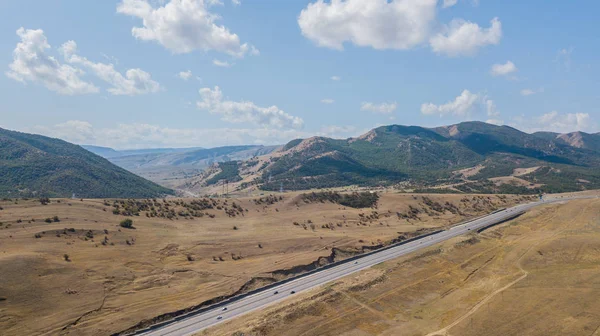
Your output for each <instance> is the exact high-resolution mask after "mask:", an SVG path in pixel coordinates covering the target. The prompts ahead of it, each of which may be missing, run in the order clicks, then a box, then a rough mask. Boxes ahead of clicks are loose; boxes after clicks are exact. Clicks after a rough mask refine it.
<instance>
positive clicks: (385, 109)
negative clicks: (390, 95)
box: [360, 102, 398, 114]
mask: <svg viewBox="0 0 600 336" xmlns="http://www.w3.org/2000/svg"><path fill="white" fill-rule="evenodd" d="M396 108H398V104H397V103H396V102H393V103H381V104H375V103H370V102H363V103H362V104H361V106H360V110H361V111H369V112H373V113H381V114H390V113H392V112H394V111H396Z"/></svg>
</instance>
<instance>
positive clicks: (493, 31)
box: [429, 18, 502, 57]
mask: <svg viewBox="0 0 600 336" xmlns="http://www.w3.org/2000/svg"><path fill="white" fill-rule="evenodd" d="M501 38H502V23H500V20H498V18H494V19H492V21H491V23H490V27H489V28H481V27H480V26H479V25H478V24H476V23H473V22H468V21H465V20H462V19H454V20H452V21H451V22H450V24H449V25H447V26H445V27H444V29H443V30H442V31H441V32H440V33H438V34H436V35H434V36H432V37H431V39H430V40H429V43H430V45H431V48H432V49H433V51H434V52H436V53H438V54H445V55H447V56H450V57H456V56H472V55H474V54H476V53H477V51H478V50H479V49H480V48H482V47H485V46H487V45H496V44H498V43H500V39H501Z"/></svg>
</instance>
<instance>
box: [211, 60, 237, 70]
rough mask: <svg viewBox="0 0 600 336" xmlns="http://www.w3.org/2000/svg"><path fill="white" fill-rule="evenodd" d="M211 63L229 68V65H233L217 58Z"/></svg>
mask: <svg viewBox="0 0 600 336" xmlns="http://www.w3.org/2000/svg"><path fill="white" fill-rule="evenodd" d="M213 64H214V65H216V66H218V67H221V68H230V67H231V66H233V63H229V62H227V61H221V60H218V59H214V60H213Z"/></svg>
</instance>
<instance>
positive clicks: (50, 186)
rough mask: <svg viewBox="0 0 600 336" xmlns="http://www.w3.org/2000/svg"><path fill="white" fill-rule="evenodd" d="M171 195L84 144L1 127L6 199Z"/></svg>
mask: <svg viewBox="0 0 600 336" xmlns="http://www.w3.org/2000/svg"><path fill="white" fill-rule="evenodd" d="M171 193H173V191H172V190H169V189H167V188H164V187H161V186H159V185H157V184H154V183H152V182H150V181H148V180H145V179H143V178H141V177H139V176H136V175H134V174H132V173H130V172H128V171H126V170H124V169H122V168H120V167H117V166H115V165H114V164H112V163H110V162H109V161H108V160H106V159H104V158H102V157H100V156H98V155H96V154H93V153H91V152H89V151H87V150H85V149H83V148H82V147H80V146H77V145H74V144H71V143H68V142H66V141H63V140H59V139H53V138H49V137H45V136H41V135H35V134H27V133H21V132H15V131H9V130H5V129H0V195H2V196H5V197H6V196H12V197H16V196H48V197H71V195H72V194H76V195H77V197H84V198H100V197H103V198H104V197H124V198H130V197H131V198H138V197H157V196H161V195H164V194H171Z"/></svg>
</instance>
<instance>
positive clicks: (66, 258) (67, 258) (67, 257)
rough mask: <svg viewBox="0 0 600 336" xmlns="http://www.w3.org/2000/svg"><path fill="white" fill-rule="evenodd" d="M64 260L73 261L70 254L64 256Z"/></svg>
mask: <svg viewBox="0 0 600 336" xmlns="http://www.w3.org/2000/svg"><path fill="white" fill-rule="evenodd" d="M63 258H64V259H65V261H71V259H70V257H69V255H68V254H66V253H65V254H63Z"/></svg>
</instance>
